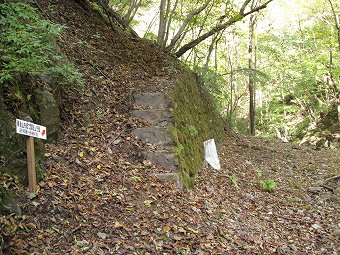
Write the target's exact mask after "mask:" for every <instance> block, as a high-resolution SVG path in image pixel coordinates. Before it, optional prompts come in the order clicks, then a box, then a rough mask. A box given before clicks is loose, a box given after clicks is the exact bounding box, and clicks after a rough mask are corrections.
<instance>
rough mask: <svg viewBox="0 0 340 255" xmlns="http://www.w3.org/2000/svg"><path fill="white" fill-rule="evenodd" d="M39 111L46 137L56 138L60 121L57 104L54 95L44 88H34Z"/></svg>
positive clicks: (58, 134)
mask: <svg viewBox="0 0 340 255" xmlns="http://www.w3.org/2000/svg"><path fill="white" fill-rule="evenodd" d="M35 93H36V97H37V103H38V105H39V111H40V122H41V125H43V126H46V130H47V139H48V140H49V141H55V140H57V139H58V138H59V137H60V135H61V122H60V112H59V108H58V104H57V102H56V100H55V98H54V95H53V94H52V93H51V92H50V91H49V90H48V89H47V88H46V89H36V90H35Z"/></svg>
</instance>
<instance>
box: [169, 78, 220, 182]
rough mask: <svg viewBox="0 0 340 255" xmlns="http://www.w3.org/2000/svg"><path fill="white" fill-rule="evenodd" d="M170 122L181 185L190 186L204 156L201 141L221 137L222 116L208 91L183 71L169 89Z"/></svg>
mask: <svg viewBox="0 0 340 255" xmlns="http://www.w3.org/2000/svg"><path fill="white" fill-rule="evenodd" d="M171 97H172V99H173V103H174V108H173V116H174V124H173V126H171V127H170V128H169V132H170V134H171V137H172V139H173V141H174V143H175V152H176V154H177V157H178V164H179V167H178V168H179V173H180V176H181V178H182V181H183V184H184V186H185V187H187V188H188V187H192V186H193V185H194V182H195V176H196V173H197V171H198V170H199V169H200V168H201V166H202V163H203V160H204V155H203V154H204V150H203V142H204V141H206V140H208V139H211V138H214V139H215V141H216V142H217V143H220V142H221V141H222V140H223V137H224V126H223V121H222V118H221V117H220V115H219V113H218V112H217V110H216V107H215V105H214V101H213V99H212V97H211V95H210V94H209V92H208V91H207V90H206V89H204V87H203V85H202V84H200V83H199V82H198V79H197V78H196V76H195V75H194V74H193V73H191V72H189V71H187V72H186V73H185V74H184V75H183V76H182V77H181V78H180V79H179V80H178V82H177V84H176V85H175V86H174V88H173V89H172V92H171Z"/></svg>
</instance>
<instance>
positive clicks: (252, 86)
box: [248, 15, 255, 135]
mask: <svg viewBox="0 0 340 255" xmlns="http://www.w3.org/2000/svg"><path fill="white" fill-rule="evenodd" d="M254 24H255V17H254V16H253V15H250V18H249V40H248V68H249V70H254V62H253V55H254V53H253V48H254ZM248 90H249V120H250V123H249V126H250V134H251V135H255V82H254V74H253V72H249V76H248Z"/></svg>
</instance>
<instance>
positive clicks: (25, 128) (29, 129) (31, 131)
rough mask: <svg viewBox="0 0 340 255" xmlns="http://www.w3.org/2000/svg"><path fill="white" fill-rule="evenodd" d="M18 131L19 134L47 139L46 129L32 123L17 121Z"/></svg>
mask: <svg viewBox="0 0 340 255" xmlns="http://www.w3.org/2000/svg"><path fill="white" fill-rule="evenodd" d="M16 130H17V133H18V134H21V135H27V136H32V137H36V138H40V139H45V140H46V139H47V134H46V127H44V126H40V125H37V124H34V123H32V122H28V121H24V120H19V119H16Z"/></svg>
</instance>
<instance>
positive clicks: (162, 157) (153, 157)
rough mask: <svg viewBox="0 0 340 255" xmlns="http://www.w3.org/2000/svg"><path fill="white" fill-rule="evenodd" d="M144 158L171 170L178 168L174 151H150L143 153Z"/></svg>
mask: <svg viewBox="0 0 340 255" xmlns="http://www.w3.org/2000/svg"><path fill="white" fill-rule="evenodd" d="M145 158H146V159H147V160H150V162H151V163H153V164H155V165H159V166H163V167H166V168H169V169H173V170H177V168H178V162H177V158H176V155H175V154H174V153H170V152H154V151H150V152H146V153H145Z"/></svg>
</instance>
